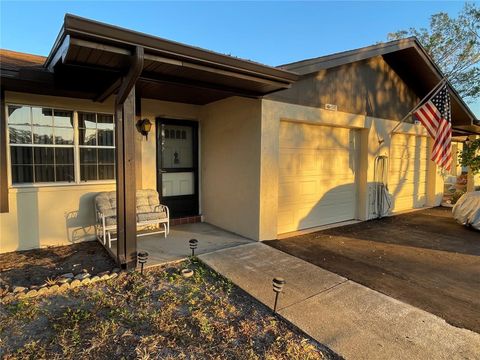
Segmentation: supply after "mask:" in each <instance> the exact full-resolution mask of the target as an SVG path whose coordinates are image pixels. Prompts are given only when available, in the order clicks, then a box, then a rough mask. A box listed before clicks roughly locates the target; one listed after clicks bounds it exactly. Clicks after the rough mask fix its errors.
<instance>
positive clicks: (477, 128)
mask: <svg viewBox="0 0 480 360" xmlns="http://www.w3.org/2000/svg"><path fill="white" fill-rule="evenodd" d="M452 129H453V131H457V132H462V133H464V134H466V135H480V125H456V126H452Z"/></svg>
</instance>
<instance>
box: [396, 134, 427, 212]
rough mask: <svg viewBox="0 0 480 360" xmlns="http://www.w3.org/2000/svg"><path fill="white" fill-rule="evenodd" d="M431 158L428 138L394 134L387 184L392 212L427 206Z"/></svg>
mask: <svg viewBox="0 0 480 360" xmlns="http://www.w3.org/2000/svg"><path fill="white" fill-rule="evenodd" d="M428 157H429V151H428V138H427V137H426V136H417V135H409V134H395V135H393V137H392V144H391V147H390V172H389V181H388V187H389V192H390V194H391V195H392V200H393V202H392V211H393V212H398V211H405V210H411V209H417V208H422V207H425V206H426V204H427V185H428V184H427V180H428V176H427V175H428V174H427V171H428V162H429V158H428Z"/></svg>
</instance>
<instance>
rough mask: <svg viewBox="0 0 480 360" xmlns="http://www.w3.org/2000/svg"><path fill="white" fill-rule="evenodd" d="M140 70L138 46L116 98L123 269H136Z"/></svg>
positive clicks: (119, 239)
mask: <svg viewBox="0 0 480 360" xmlns="http://www.w3.org/2000/svg"><path fill="white" fill-rule="evenodd" d="M142 69H143V48H140V47H137V48H136V50H135V55H134V56H133V58H132V63H131V66H130V69H129V71H128V73H127V75H126V76H125V77H124V78H123V79H122V83H121V86H120V89H119V91H118V94H117V96H116V98H115V120H116V126H115V140H116V149H115V153H116V164H117V167H116V174H117V261H118V262H119V263H120V265H121V266H122V267H123V268H126V269H134V268H135V267H136V266H137V214H136V209H137V207H136V196H135V194H136V184H135V136H136V135H135V132H136V130H135V83H136V81H137V79H138V77H139V76H140V73H141V72H142Z"/></svg>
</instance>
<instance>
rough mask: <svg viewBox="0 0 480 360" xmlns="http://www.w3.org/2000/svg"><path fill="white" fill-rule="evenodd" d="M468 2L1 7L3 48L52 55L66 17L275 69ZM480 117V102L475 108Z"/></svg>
mask: <svg viewBox="0 0 480 360" xmlns="http://www.w3.org/2000/svg"><path fill="white" fill-rule="evenodd" d="M463 4H464V3H463V2H460V1H454V2H449V1H435V2H429V1H421V2H407V1H396V2H387V1H377V2H361V1H355V2H347V1H342V2H325V1H317V2H314V1H309V2H287V1H281V2H273V1H267V2H254V1H244V2H233V1H224V2H212V1H209V2H200V1H196V2H180V1H177V2H161V1H95V2H92V1H79V0H70V1H51V2H48V1H8V0H7V1H5V0H0V47H2V48H4V49H10V50H16V51H22V52H28V53H33V54H38V55H48V52H49V50H50V49H51V47H52V45H53V42H54V41H55V38H56V36H57V34H58V32H59V30H60V27H61V25H62V23H63V17H64V15H65V13H71V14H75V15H79V16H84V17H88V18H91V19H94V20H99V21H102V22H107V23H110V24H114V25H118V26H121V27H126V28H129V29H133V30H136V31H140V32H145V33H148V34H152V35H156V36H160V37H163V38H167V39H169V40H174V41H178V42H182V43H186V44H189V45H195V46H199V47H202V48H206V49H209V50H213V51H217V52H220V53H224V54H229V55H234V56H238V57H240V58H245V59H250V60H254V61H258V62H261V63H263V64H267V65H273V66H276V65H281V64H285V63H289V62H293V61H297V60H303V59H307V58H312V57H317V56H321V55H326V54H331V53H335V52H339V51H344V50H350V49H355V48H359V47H362V46H368V45H372V44H375V43H377V42H379V41H385V40H386V39H387V34H388V33H389V32H394V31H397V30H402V29H408V28H410V27H416V28H419V27H428V23H429V18H430V16H431V15H432V14H434V13H437V12H440V11H443V12H447V13H448V14H450V15H452V16H456V14H457V13H458V12H459V11H460V10H461V9H462V7H463ZM469 105H470V108H471V109H472V110H473V111H474V112H475V113H476V115H477V117H480V101H477V102H476V103H474V104H472V103H471V104H469Z"/></svg>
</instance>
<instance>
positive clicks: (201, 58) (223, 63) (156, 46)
mask: <svg viewBox="0 0 480 360" xmlns="http://www.w3.org/2000/svg"><path fill="white" fill-rule="evenodd" d="M66 35H71V36H72V37H73V36H81V37H86V38H88V39H95V40H99V41H104V42H107V43H113V44H119V45H123V46H127V47H130V48H132V49H133V48H134V47H136V46H141V47H143V48H144V49H145V52H149V53H150V52H151V53H152V54H154V55H155V54H157V55H160V56H161V55H165V56H167V57H174V58H182V59H185V60H190V61H193V62H198V63H200V64H206V65H208V66H213V67H218V68H223V69H227V70H233V71H235V72H243V73H249V74H252V75H254V76H257V77H263V78H269V79H271V80H274V81H277V82H280V83H285V84H291V83H292V82H294V81H296V80H297V79H298V75H297V74H295V73H293V72H290V71H287V70H281V69H278V68H275V67H270V66H266V65H262V64H259V63H255V62H253V61H249V60H243V59H237V58H234V57H231V56H228V55H223V54H219V53H215V52H213V51H209V50H204V49H201V48H197V47H193V46H189V45H185V44H181V43H178V42H174V41H170V40H166V39H162V38H159V37H155V36H152V35H148V34H144V33H140V32H137V31H133V30H128V29H125V28H121V27H118V26H114V25H109V24H105V23H101V22H98V21H94V20H90V19H86V18H82V17H79V16H76V15H71V14H66V15H65V20H64V24H63V27H62V30H61V31H60V34H59V35H58V37H57V40H56V41H55V43H54V46H53V48H52V50H51V52H50V54H49V56H48V57H47V60H46V62H45V66H47V67H49V66H50V63H52V62H53V59H54V58H55V56H56V55H55V53H56V52H57V50H58V49H59V48H60V45H61V43H62V42H63V39H64V38H65V37H66Z"/></svg>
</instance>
